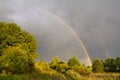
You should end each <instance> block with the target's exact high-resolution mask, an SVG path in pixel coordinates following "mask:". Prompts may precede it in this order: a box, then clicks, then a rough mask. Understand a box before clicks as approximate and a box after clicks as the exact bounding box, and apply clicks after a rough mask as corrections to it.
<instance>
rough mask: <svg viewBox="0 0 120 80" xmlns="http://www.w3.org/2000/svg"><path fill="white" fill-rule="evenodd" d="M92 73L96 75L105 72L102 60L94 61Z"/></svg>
mask: <svg viewBox="0 0 120 80" xmlns="http://www.w3.org/2000/svg"><path fill="white" fill-rule="evenodd" d="M92 71H93V72H95V73H101V72H104V64H103V61H102V60H101V59H95V60H94V61H93V70H92Z"/></svg>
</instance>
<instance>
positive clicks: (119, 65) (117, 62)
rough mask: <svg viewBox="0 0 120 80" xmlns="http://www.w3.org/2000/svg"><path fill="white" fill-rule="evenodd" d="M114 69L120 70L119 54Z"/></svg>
mask: <svg viewBox="0 0 120 80" xmlns="http://www.w3.org/2000/svg"><path fill="white" fill-rule="evenodd" d="M116 71H117V72H120V56H119V57H117V58H116Z"/></svg>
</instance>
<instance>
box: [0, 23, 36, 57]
mask: <svg viewBox="0 0 120 80" xmlns="http://www.w3.org/2000/svg"><path fill="white" fill-rule="evenodd" d="M18 45H19V46H21V48H22V49H23V50H27V51H28V52H30V53H34V52H36V49H37V44H36V40H35V39H34V37H33V36H32V35H31V34H29V33H28V32H25V31H23V30H22V29H21V28H20V26H18V25H17V24H15V23H4V22H0V56H1V55H2V53H3V52H4V50H5V49H7V48H8V47H9V46H18Z"/></svg>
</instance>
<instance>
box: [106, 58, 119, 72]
mask: <svg viewBox="0 0 120 80" xmlns="http://www.w3.org/2000/svg"><path fill="white" fill-rule="evenodd" d="M104 64H105V71H106V72H116V67H117V65H116V61H115V60H114V59H113V58H108V59H106V60H105V63H104Z"/></svg>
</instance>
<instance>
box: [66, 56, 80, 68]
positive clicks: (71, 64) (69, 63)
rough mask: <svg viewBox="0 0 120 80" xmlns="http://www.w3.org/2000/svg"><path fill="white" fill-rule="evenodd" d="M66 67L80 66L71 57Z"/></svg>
mask: <svg viewBox="0 0 120 80" xmlns="http://www.w3.org/2000/svg"><path fill="white" fill-rule="evenodd" d="M68 65H69V66H80V61H79V60H78V59H77V58H76V57H75V56H73V57H72V58H70V59H69V61H68Z"/></svg>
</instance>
